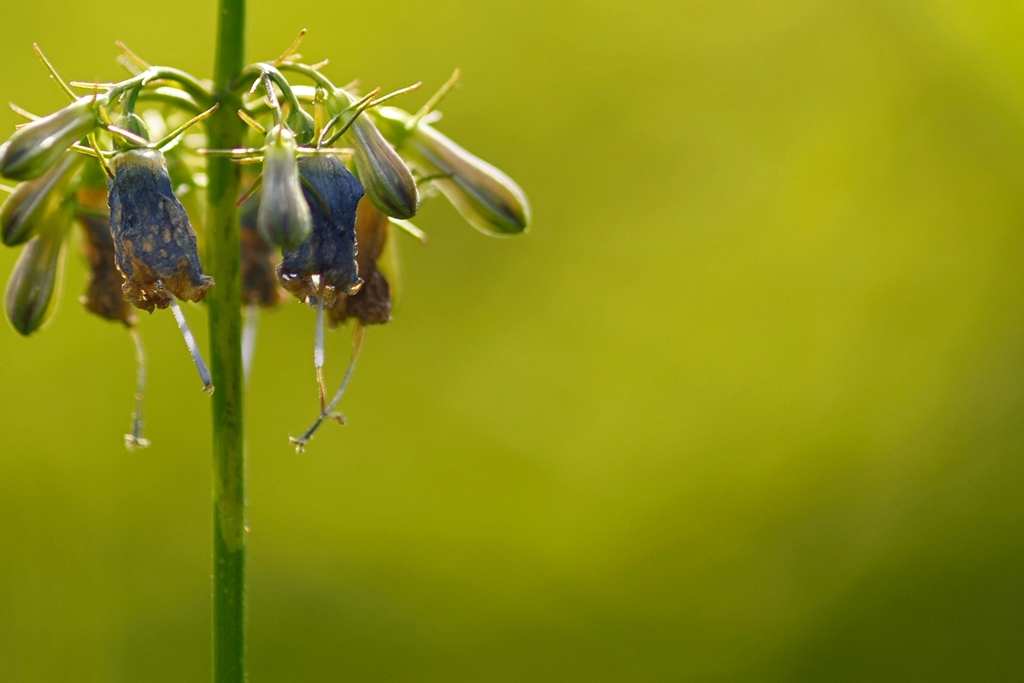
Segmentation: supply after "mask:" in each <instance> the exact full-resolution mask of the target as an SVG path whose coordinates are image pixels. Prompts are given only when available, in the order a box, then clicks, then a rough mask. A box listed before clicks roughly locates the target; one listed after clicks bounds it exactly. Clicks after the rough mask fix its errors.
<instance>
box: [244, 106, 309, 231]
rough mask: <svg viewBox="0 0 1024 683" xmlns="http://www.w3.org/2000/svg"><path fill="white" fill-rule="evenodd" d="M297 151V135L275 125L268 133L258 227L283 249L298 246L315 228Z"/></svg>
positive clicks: (257, 217) (257, 216)
mask: <svg viewBox="0 0 1024 683" xmlns="http://www.w3.org/2000/svg"><path fill="white" fill-rule="evenodd" d="M297 151H298V146H297V145H296V143H295V136H294V135H293V134H292V132H291V131H290V130H288V129H287V128H285V127H284V126H274V127H273V128H271V129H270V132H269V133H267V142H266V148H265V152H264V157H263V185H262V187H261V190H260V192H261V198H260V208H259V212H258V213H257V215H256V228H257V229H258V230H259V231H260V235H262V236H263V239H265V240H266V241H267V242H269V243H270V244H274V245H276V246H279V247H281V248H282V249H296V248H298V247H299V245H301V244H302V243H303V241H305V239H306V237H307V236H308V235H309V231H310V227H311V223H310V217H309V206H308V205H307V204H306V200H305V199H303V197H302V187H301V185H300V183H299V167H298V162H297V161H296V158H295V157H296V153H297Z"/></svg>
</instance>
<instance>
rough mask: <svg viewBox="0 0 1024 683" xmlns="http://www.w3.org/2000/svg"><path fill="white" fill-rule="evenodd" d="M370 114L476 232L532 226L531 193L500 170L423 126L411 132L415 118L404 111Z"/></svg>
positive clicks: (384, 110) (502, 232)
mask: <svg viewBox="0 0 1024 683" xmlns="http://www.w3.org/2000/svg"><path fill="white" fill-rule="evenodd" d="M371 111H373V116H374V118H375V119H376V120H377V121H378V123H379V124H380V129H381V131H383V132H384V134H385V135H386V136H387V138H388V139H389V140H390V141H391V142H392V143H394V145H395V147H396V148H397V149H398V150H399V151H400V152H401V153H402V155H403V156H404V157H405V158H406V159H408V161H409V162H410V163H411V164H412V165H413V167H414V168H415V169H416V170H417V171H419V172H420V173H421V174H422V175H423V176H424V177H429V178H432V179H433V181H434V183H436V184H437V186H438V187H439V188H440V190H441V192H442V193H443V194H444V196H445V197H447V198H448V200H449V201H450V202H451V203H452V204H453V205H454V206H455V208H456V209H458V211H459V213H460V214H462V217H463V218H465V219H466V220H467V221H468V222H469V224H470V225H472V226H473V227H474V228H476V229H478V230H481V231H483V232H485V233H488V234H491V235H494V234H499V235H513V234H516V233H520V232H523V231H524V230H526V228H527V227H528V226H529V223H530V205H529V202H528V201H527V199H526V194H525V193H524V192H523V191H522V190H521V189H520V188H519V185H517V184H516V182H515V181H514V180H512V179H511V178H509V177H508V176H507V175H505V174H504V173H502V172H501V171H500V170H499V169H497V168H495V167H494V166H491V165H490V164H489V163H487V162H486V161H484V160H483V159H480V158H478V157H476V156H474V155H472V154H470V153H469V152H467V151H466V150H465V149H463V148H462V147H460V146H459V145H457V144H455V143H454V142H452V140H451V139H449V138H448V137H446V136H444V135H442V134H441V133H439V132H437V131H436V130H434V128H432V127H431V126H430V125H429V124H427V123H424V122H423V121H419V122H417V123H416V125H415V126H414V127H413V128H412V129H411V130H410V129H408V128H407V127H406V125H407V124H408V123H409V122H410V121H411V120H412V116H411V115H410V114H408V113H407V112H404V111H402V110H401V109H397V108H395V107H381V108H380V109H379V110H376V111H374V110H371Z"/></svg>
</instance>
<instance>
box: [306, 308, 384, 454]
mask: <svg viewBox="0 0 1024 683" xmlns="http://www.w3.org/2000/svg"><path fill="white" fill-rule="evenodd" d="M365 329H366V328H365V327H364V326H363V324H362V323H357V324H356V328H355V330H353V331H352V358H351V360H349V362H348V369H347V370H345V377H344V379H342V380H341V386H340V387H339V388H338V393H336V394H335V395H334V398H332V399H331V402H330V403H329V404H328V405H327V407H326V408H325V409H324V410H323V411H321V413H320V415H319V417H317V418H316V421H314V422H313V424H311V425H310V426H309V429H307V430H306V431H305V433H303V435H302V436H300V437H299V438H297V439H296V438H295V437H291V438H290V439H289V440H290V441H291V442H292V444H293V445H294V446H295V452H296V453H301V452H302V451H303V450H305V448H306V443H307V442H308V441H309V440H310V439H312V438H313V435H314V434H316V431H317V430H318V429H320V425H321V424H323V421H324V420H325V419H327V418H330V419H332V420H337V421H338V423H339V424H345V418H344V417H342V415H341V414H340V413H335V412H333V411H334V409H335V408H336V407H337V406H338V403H339V402H340V401H341V397H342V396H343V395H344V394H345V389H347V388H348V383H349V381H350V380H351V379H352V375H353V373H355V370H356V361H357V360H358V359H359V352H360V350H362V348H363V336H364V335H363V332H364V330H365Z"/></svg>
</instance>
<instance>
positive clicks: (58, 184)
mask: <svg viewBox="0 0 1024 683" xmlns="http://www.w3.org/2000/svg"><path fill="white" fill-rule="evenodd" d="M84 163H85V157H84V156H82V155H81V154H76V153H74V152H66V153H65V154H64V155H63V156H62V157H61V159H60V160H59V161H58V162H57V163H56V164H55V165H54V166H53V167H52V168H50V170H49V171H47V172H46V173H44V174H43V175H42V176H40V177H39V178H36V179H35V180H27V181H25V182H23V183H21V184H20V185H18V186H17V187H16V188H15V189H14V192H12V193H11V196H10V197H8V198H7V201H6V202H4V205H3V206H2V207H0V237H2V239H3V243H4V244H6V245H7V246H9V247H13V246H15V245H18V244H23V243H24V242H27V241H28V240H29V238H31V237H32V236H33V235H35V234H36V232H37V231H38V229H39V226H40V225H42V224H43V222H45V220H46V216H47V214H49V213H52V212H54V211H57V210H59V208H60V206H61V204H63V203H64V201H65V200H66V199H67V197H66V194H67V191H68V186H69V185H70V184H71V181H72V179H73V178H74V177H75V176H76V175H77V173H78V171H79V170H80V169H81V168H82V166H83V165H84Z"/></svg>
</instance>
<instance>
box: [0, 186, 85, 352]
mask: <svg viewBox="0 0 1024 683" xmlns="http://www.w3.org/2000/svg"><path fill="white" fill-rule="evenodd" d="M71 215H72V205H71V204H70V203H68V202H65V203H64V204H63V205H62V206H61V207H60V208H59V209H58V210H57V211H54V212H53V213H51V214H49V215H48V216H47V220H46V224H45V225H42V226H40V229H39V234H38V235H36V236H35V237H33V238H32V240H31V241H29V243H28V244H27V245H25V249H24V250H22V252H21V255H20V256H19V257H18V262H17V263H15V264H14V270H13V271H12V272H11V278H10V279H9V280H8V281H7V294H6V296H5V297H4V312H5V313H6V314H7V319H8V320H9V321H11V325H13V326H14V329H16V330H17V331H18V332H19V333H20V334H23V335H25V336H28V335H30V334H32V333H33V332H35V331H36V330H38V329H39V328H40V326H42V324H43V323H44V322H45V321H46V319H47V318H48V317H49V314H50V313H51V312H52V307H51V305H50V302H51V300H52V299H53V292H54V291H55V290H56V289H57V275H58V271H59V270H60V260H61V259H60V256H61V251H62V250H63V246H64V237H65V236H66V235H67V233H68V228H69V227H70V225H71Z"/></svg>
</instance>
